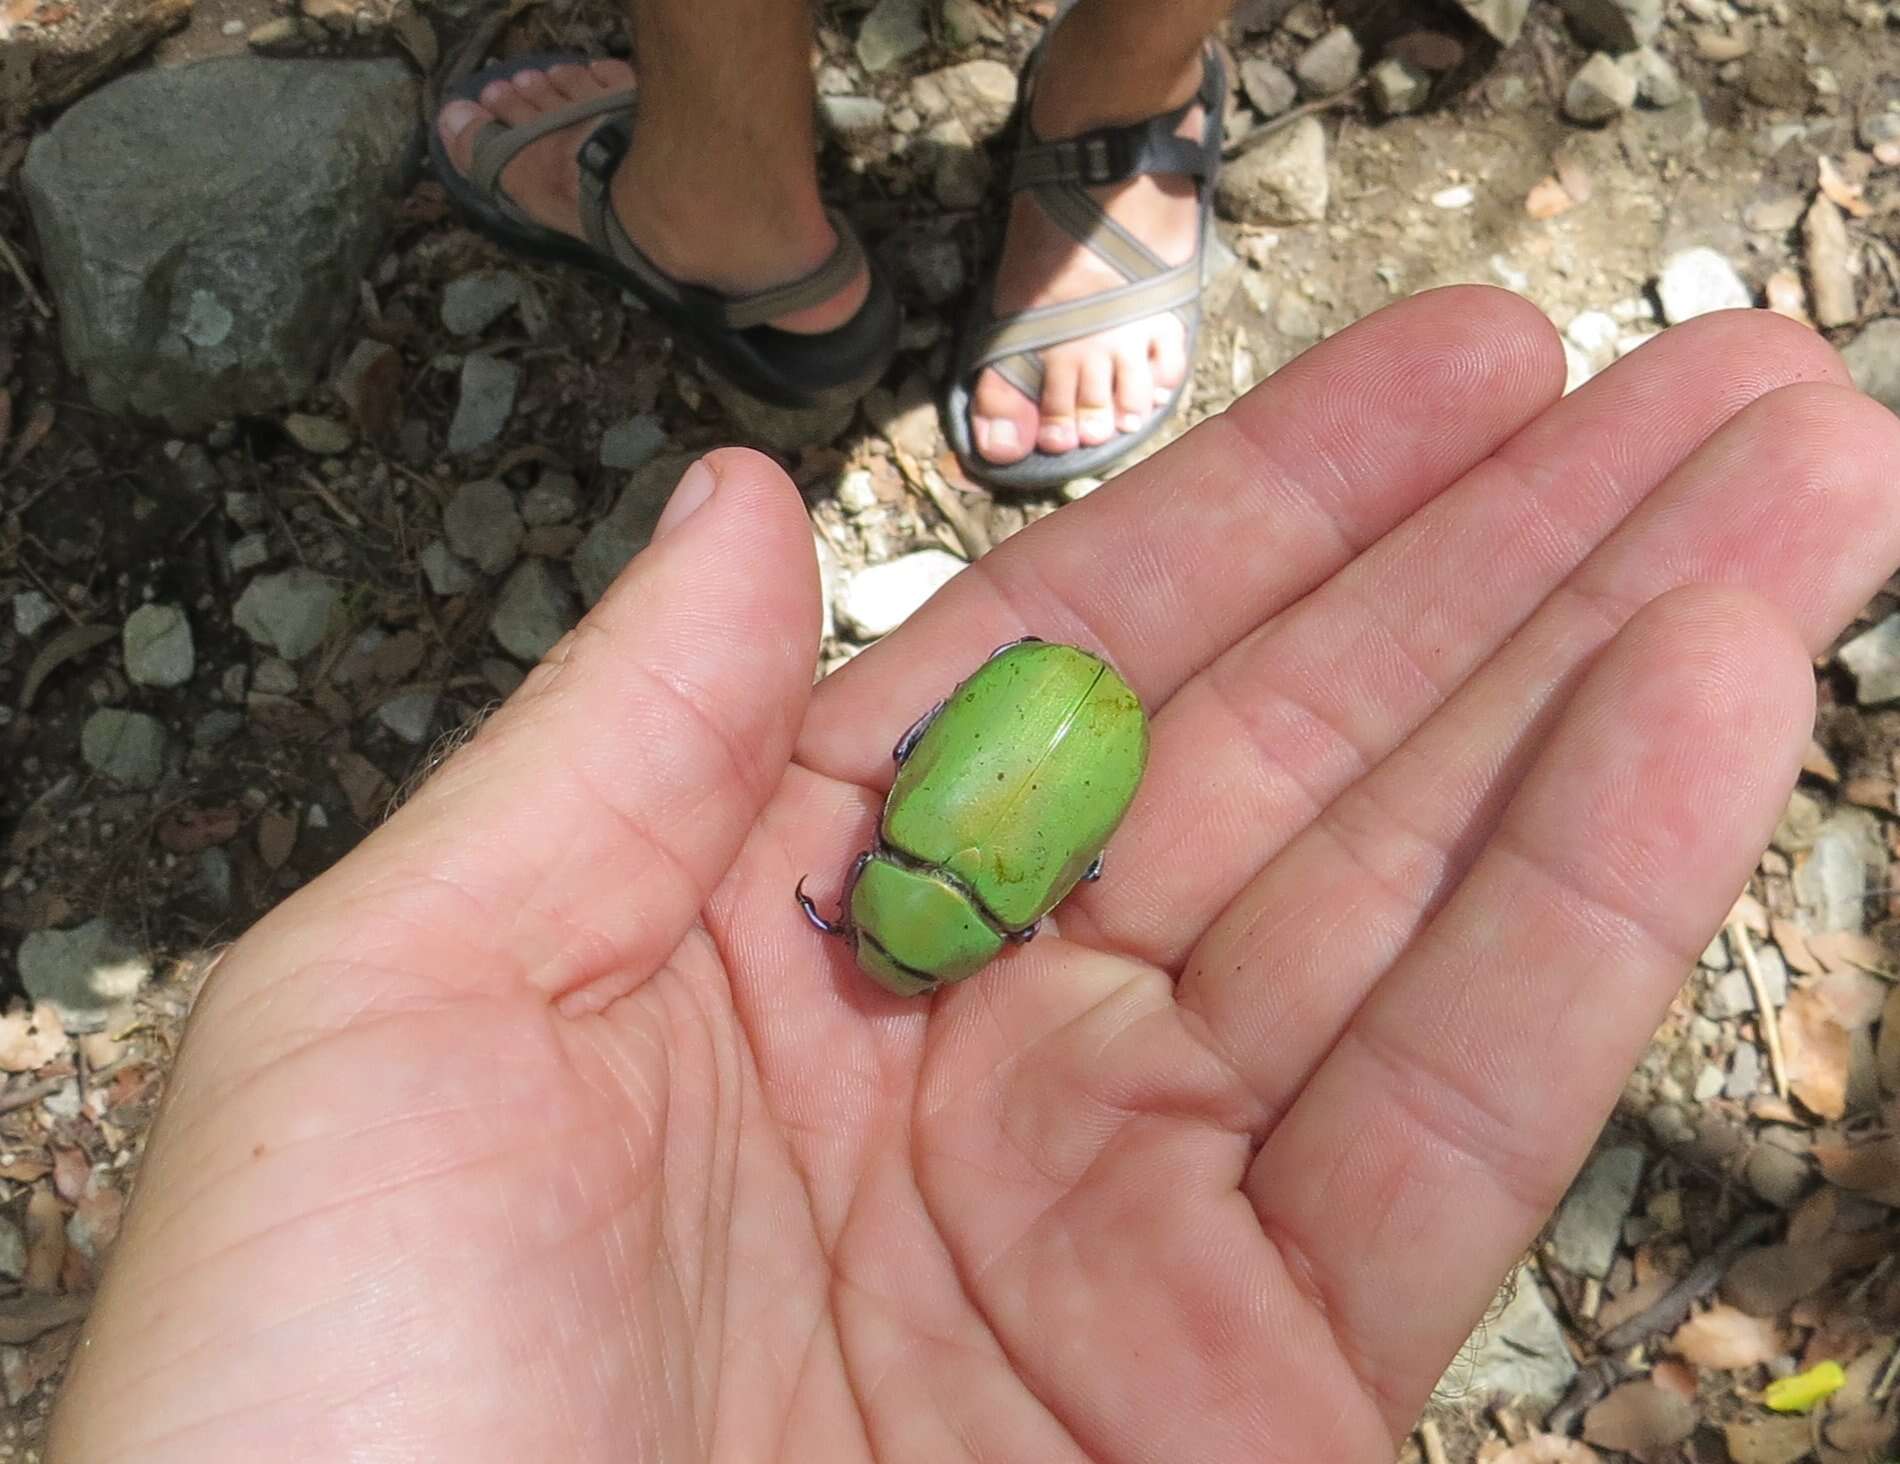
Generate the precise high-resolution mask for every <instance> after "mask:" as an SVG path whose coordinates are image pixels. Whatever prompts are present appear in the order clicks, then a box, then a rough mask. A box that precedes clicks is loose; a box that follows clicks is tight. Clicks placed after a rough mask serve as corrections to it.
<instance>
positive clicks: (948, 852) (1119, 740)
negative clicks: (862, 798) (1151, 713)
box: [794, 636, 1148, 996]
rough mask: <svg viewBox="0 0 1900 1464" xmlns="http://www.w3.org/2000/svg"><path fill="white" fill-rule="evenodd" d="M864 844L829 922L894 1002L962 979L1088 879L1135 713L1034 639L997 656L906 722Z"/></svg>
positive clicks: (1127, 759) (1069, 653)
mask: <svg viewBox="0 0 1900 1464" xmlns="http://www.w3.org/2000/svg"><path fill="white" fill-rule="evenodd" d="M892 756H893V757H894V758H895V759H896V761H897V768H898V771H897V780H896V782H895V783H894V784H893V785H892V787H891V792H890V797H889V798H888V799H886V800H885V803H884V816H883V820H882V822H881V823H880V824H879V826H878V839H877V843H876V845H875V846H874V847H873V848H870V849H867V850H866V851H865V852H864V853H862V854H860V855H859V856H858V860H857V863H856V864H854V865H853V866H852V867H851V873H850V875H849V876H848V877H847V879H846V881H845V891H844V909H843V910H842V911H841V912H840V914H839V916H838V918H837V919H836V920H827V919H825V918H824V916H822V915H820V914H819V913H818V909H817V907H816V906H815V905H814V904H813V903H812V901H811V899H810V897H809V896H807V895H806V893H805V882H804V880H802V879H801V880H800V881H799V882H798V888H797V889H796V890H795V891H794V894H795V896H796V898H797V900H798V903H799V905H800V907H801V908H802V909H803V910H804V912H805V915H806V918H808V919H809V920H810V921H811V923H812V924H813V925H815V926H817V927H818V928H819V929H820V930H822V931H824V932H825V933H826V934H827V935H838V936H846V937H855V945H856V948H857V958H858V965H859V966H860V967H862V968H863V970H864V971H865V973H866V974H867V975H869V976H870V977H871V978H872V979H873V980H875V981H877V982H878V983H879V984H880V985H882V986H884V987H886V988H888V989H889V990H891V991H894V992H896V993H897V994H898V995H899V996H917V995H920V994H922V993H924V992H928V991H933V990H935V989H936V988H937V987H939V986H941V985H944V984H946V983H948V982H952V981H962V980H964V979H965V978H966V977H969V976H973V975H975V974H976V973H977V972H978V971H980V970H981V969H982V968H983V967H984V966H986V965H988V964H989V962H990V961H991V960H992V959H993V958H994V957H995V956H996V955H997V954H998V953H999V952H1000V951H1001V950H1002V949H1003V946H1004V945H1005V943H1007V942H1011V941H1014V942H1023V941H1027V940H1030V939H1032V938H1033V937H1034V936H1035V934H1036V928H1037V926H1038V925H1039V924H1040V923H1041V921H1042V917H1043V916H1044V915H1046V914H1048V913H1049V911H1050V910H1052V909H1054V908H1055V906H1056V905H1057V904H1059V903H1060V902H1061V901H1062V899H1063V898H1064V897H1065V896H1066V895H1067V894H1068V893H1069V891H1070V890H1072V889H1074V888H1075V886H1076V884H1077V883H1078V882H1080V881H1082V880H1085V879H1089V880H1092V879H1098V878H1100V877H1101V872H1102V849H1103V846H1104V845H1106V844H1107V843H1108V840H1109V836H1110V835H1111V834H1113V833H1114V832H1115V828H1116V826H1117V825H1118V824H1120V823H1121V821H1122V815H1123V814H1125V813H1126V812H1127V811H1128V805H1129V803H1130V802H1131V801H1132V800H1133V799H1134V796H1135V788H1136V786H1137V785H1138V784H1139V783H1140V782H1141V775H1142V771H1143V769H1144V768H1145V767H1146V765H1147V760H1148V719H1147V717H1146V716H1145V715H1144V714H1143V712H1142V709H1141V702H1140V701H1139V700H1138V699H1137V698H1136V696H1135V694H1134V692H1132V691H1130V690H1129V689H1128V684H1127V683H1126V682H1125V681H1123V680H1122V679H1121V677H1120V676H1118V675H1116V674H1115V670H1114V668H1113V667H1111V666H1110V665H1109V664H1108V663H1107V662H1106V661H1104V660H1102V659H1101V657H1099V656H1092V655H1090V654H1089V653H1088V652H1087V651H1083V650H1078V649H1077V648H1076V647H1074V646H1064V645H1054V644H1051V643H1049V642H1047V641H1042V640H1038V639H1036V638H1035V637H1034V636H1029V637H1026V638H1025V639H1023V640H1020V641H1014V642H1012V643H1011V644H1009V645H1006V646H1004V647H1002V648H1001V649H1000V650H998V651H996V652H995V653H994V654H993V655H992V656H991V657H990V658H989V660H987V661H986V662H984V663H983V665H982V666H980V667H978V668H977V670H976V672H975V673H974V674H973V675H972V676H971V677H970V679H969V680H967V681H965V682H964V683H963V684H962V685H961V686H959V687H958V688H957V689H956V690H955V691H953V692H952V693H951V694H950V695H949V696H948V697H946V698H945V699H944V700H943V701H940V702H938V703H937V705H936V706H934V707H932V708H931V709H930V710H929V711H928V712H926V713H925V714H924V715H923V716H922V717H920V718H919V719H918V720H917V723H916V725H915V726H913V727H912V728H911V729H910V730H909V731H908V732H906V733H905V734H904V735H903V737H902V739H900V740H899V742H898V744H897V747H896V749H895V751H894V752H893V754H892Z"/></svg>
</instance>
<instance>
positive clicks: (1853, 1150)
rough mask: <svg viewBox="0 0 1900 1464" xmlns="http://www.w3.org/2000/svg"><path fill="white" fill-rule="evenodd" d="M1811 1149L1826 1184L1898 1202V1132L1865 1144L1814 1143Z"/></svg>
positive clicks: (1899, 1187)
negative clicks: (1825, 1179)
mask: <svg viewBox="0 0 1900 1464" xmlns="http://www.w3.org/2000/svg"><path fill="white" fill-rule="evenodd" d="M1812 1152H1813V1155H1814V1162H1815V1163H1817V1164H1819V1165H1820V1166H1821V1173H1822V1174H1823V1175H1824V1176H1825V1177H1826V1178H1827V1181H1828V1183H1829V1184H1837V1185H1839V1186H1840V1187H1841V1188H1842V1189H1844V1190H1851V1191H1853V1192H1854V1193H1855V1194H1858V1195H1866V1196H1868V1197H1869V1198H1870V1199H1874V1200H1878V1201H1879V1202H1880V1203H1881V1204H1883V1205H1896V1206H1900V1136H1891V1137H1888V1138H1884V1139H1875V1140H1874V1141H1873V1142H1872V1143H1868V1144H1816V1145H1815V1146H1814V1149H1813V1151H1812Z"/></svg>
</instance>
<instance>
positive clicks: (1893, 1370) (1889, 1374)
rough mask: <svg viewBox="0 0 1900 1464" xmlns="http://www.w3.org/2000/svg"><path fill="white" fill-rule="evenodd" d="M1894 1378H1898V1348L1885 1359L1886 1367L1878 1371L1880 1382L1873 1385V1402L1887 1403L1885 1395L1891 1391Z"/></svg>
mask: <svg viewBox="0 0 1900 1464" xmlns="http://www.w3.org/2000/svg"><path fill="white" fill-rule="evenodd" d="M1896 1377H1900V1347H1895V1348H1894V1349H1893V1356H1892V1357H1890V1358H1888V1359H1887V1365H1886V1366H1885V1367H1883V1368H1882V1369H1881V1370H1880V1381H1879V1382H1877V1383H1875V1384H1874V1394H1873V1397H1874V1402H1876V1403H1885V1402H1886V1401H1887V1394H1889V1393H1891V1392H1892V1391H1893V1384H1894V1379H1895V1378H1896Z"/></svg>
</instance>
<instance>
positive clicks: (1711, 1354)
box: [1669, 1302, 1786, 1369]
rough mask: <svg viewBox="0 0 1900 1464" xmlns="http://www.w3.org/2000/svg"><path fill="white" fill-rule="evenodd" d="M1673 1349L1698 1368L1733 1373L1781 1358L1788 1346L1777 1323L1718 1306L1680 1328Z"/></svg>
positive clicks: (1721, 1305)
mask: <svg viewBox="0 0 1900 1464" xmlns="http://www.w3.org/2000/svg"><path fill="white" fill-rule="evenodd" d="M1669 1348H1670V1351H1672V1352H1675V1353H1677V1354H1679V1355H1680V1356H1682V1357H1683V1358H1685V1359H1687V1360H1688V1361H1690V1362H1693V1363H1694V1364H1695V1365H1696V1366H1697V1367H1707V1368H1721V1369H1732V1368H1738V1367H1754V1366H1756V1365H1757V1364H1759V1363H1764V1362H1767V1361H1768V1360H1769V1359H1770V1358H1771V1357H1779V1356H1780V1355H1781V1354H1782V1352H1783V1351H1785V1350H1786V1342H1785V1340H1784V1339H1783V1337H1782V1335H1781V1330H1780V1328H1778V1327H1776V1326H1775V1324H1774V1323H1773V1322H1771V1321H1766V1320H1764V1319H1762V1318H1760V1317H1751V1316H1750V1315H1748V1313H1747V1312H1744V1311H1739V1310H1737V1309H1736V1308H1735V1307H1732V1306H1728V1305H1726V1304H1724V1303H1721V1302H1717V1303H1716V1304H1715V1305H1714V1306H1712V1307H1710V1308H1709V1309H1708V1310H1707V1311H1705V1312H1703V1313H1702V1314H1701V1315H1700V1316H1695V1317H1691V1318H1689V1320H1688V1321H1686V1322H1684V1323H1683V1324H1682V1325H1681V1326H1680V1327H1678V1328H1676V1334H1675V1336H1673V1337H1671V1338H1670V1339H1669Z"/></svg>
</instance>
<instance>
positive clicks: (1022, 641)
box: [985, 635, 1042, 661]
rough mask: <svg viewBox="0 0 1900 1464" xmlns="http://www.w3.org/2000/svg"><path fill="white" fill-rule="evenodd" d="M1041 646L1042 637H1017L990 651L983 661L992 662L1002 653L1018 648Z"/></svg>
mask: <svg viewBox="0 0 1900 1464" xmlns="http://www.w3.org/2000/svg"><path fill="white" fill-rule="evenodd" d="M1041 644H1042V637H1041V636H1039V635H1019V636H1017V637H1016V639H1015V640H1013V641H1010V642H1008V643H1007V644H1006V645H1000V646H998V647H997V648H996V649H995V650H993V651H991V652H990V653H989V655H988V656H987V657H986V658H985V659H987V660H991V661H994V660H995V659H996V658H997V657H998V656H1000V655H1002V654H1003V652H1004V651H1013V650H1015V649H1016V647H1018V646H1032V645H1033V646H1039V645H1041Z"/></svg>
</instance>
